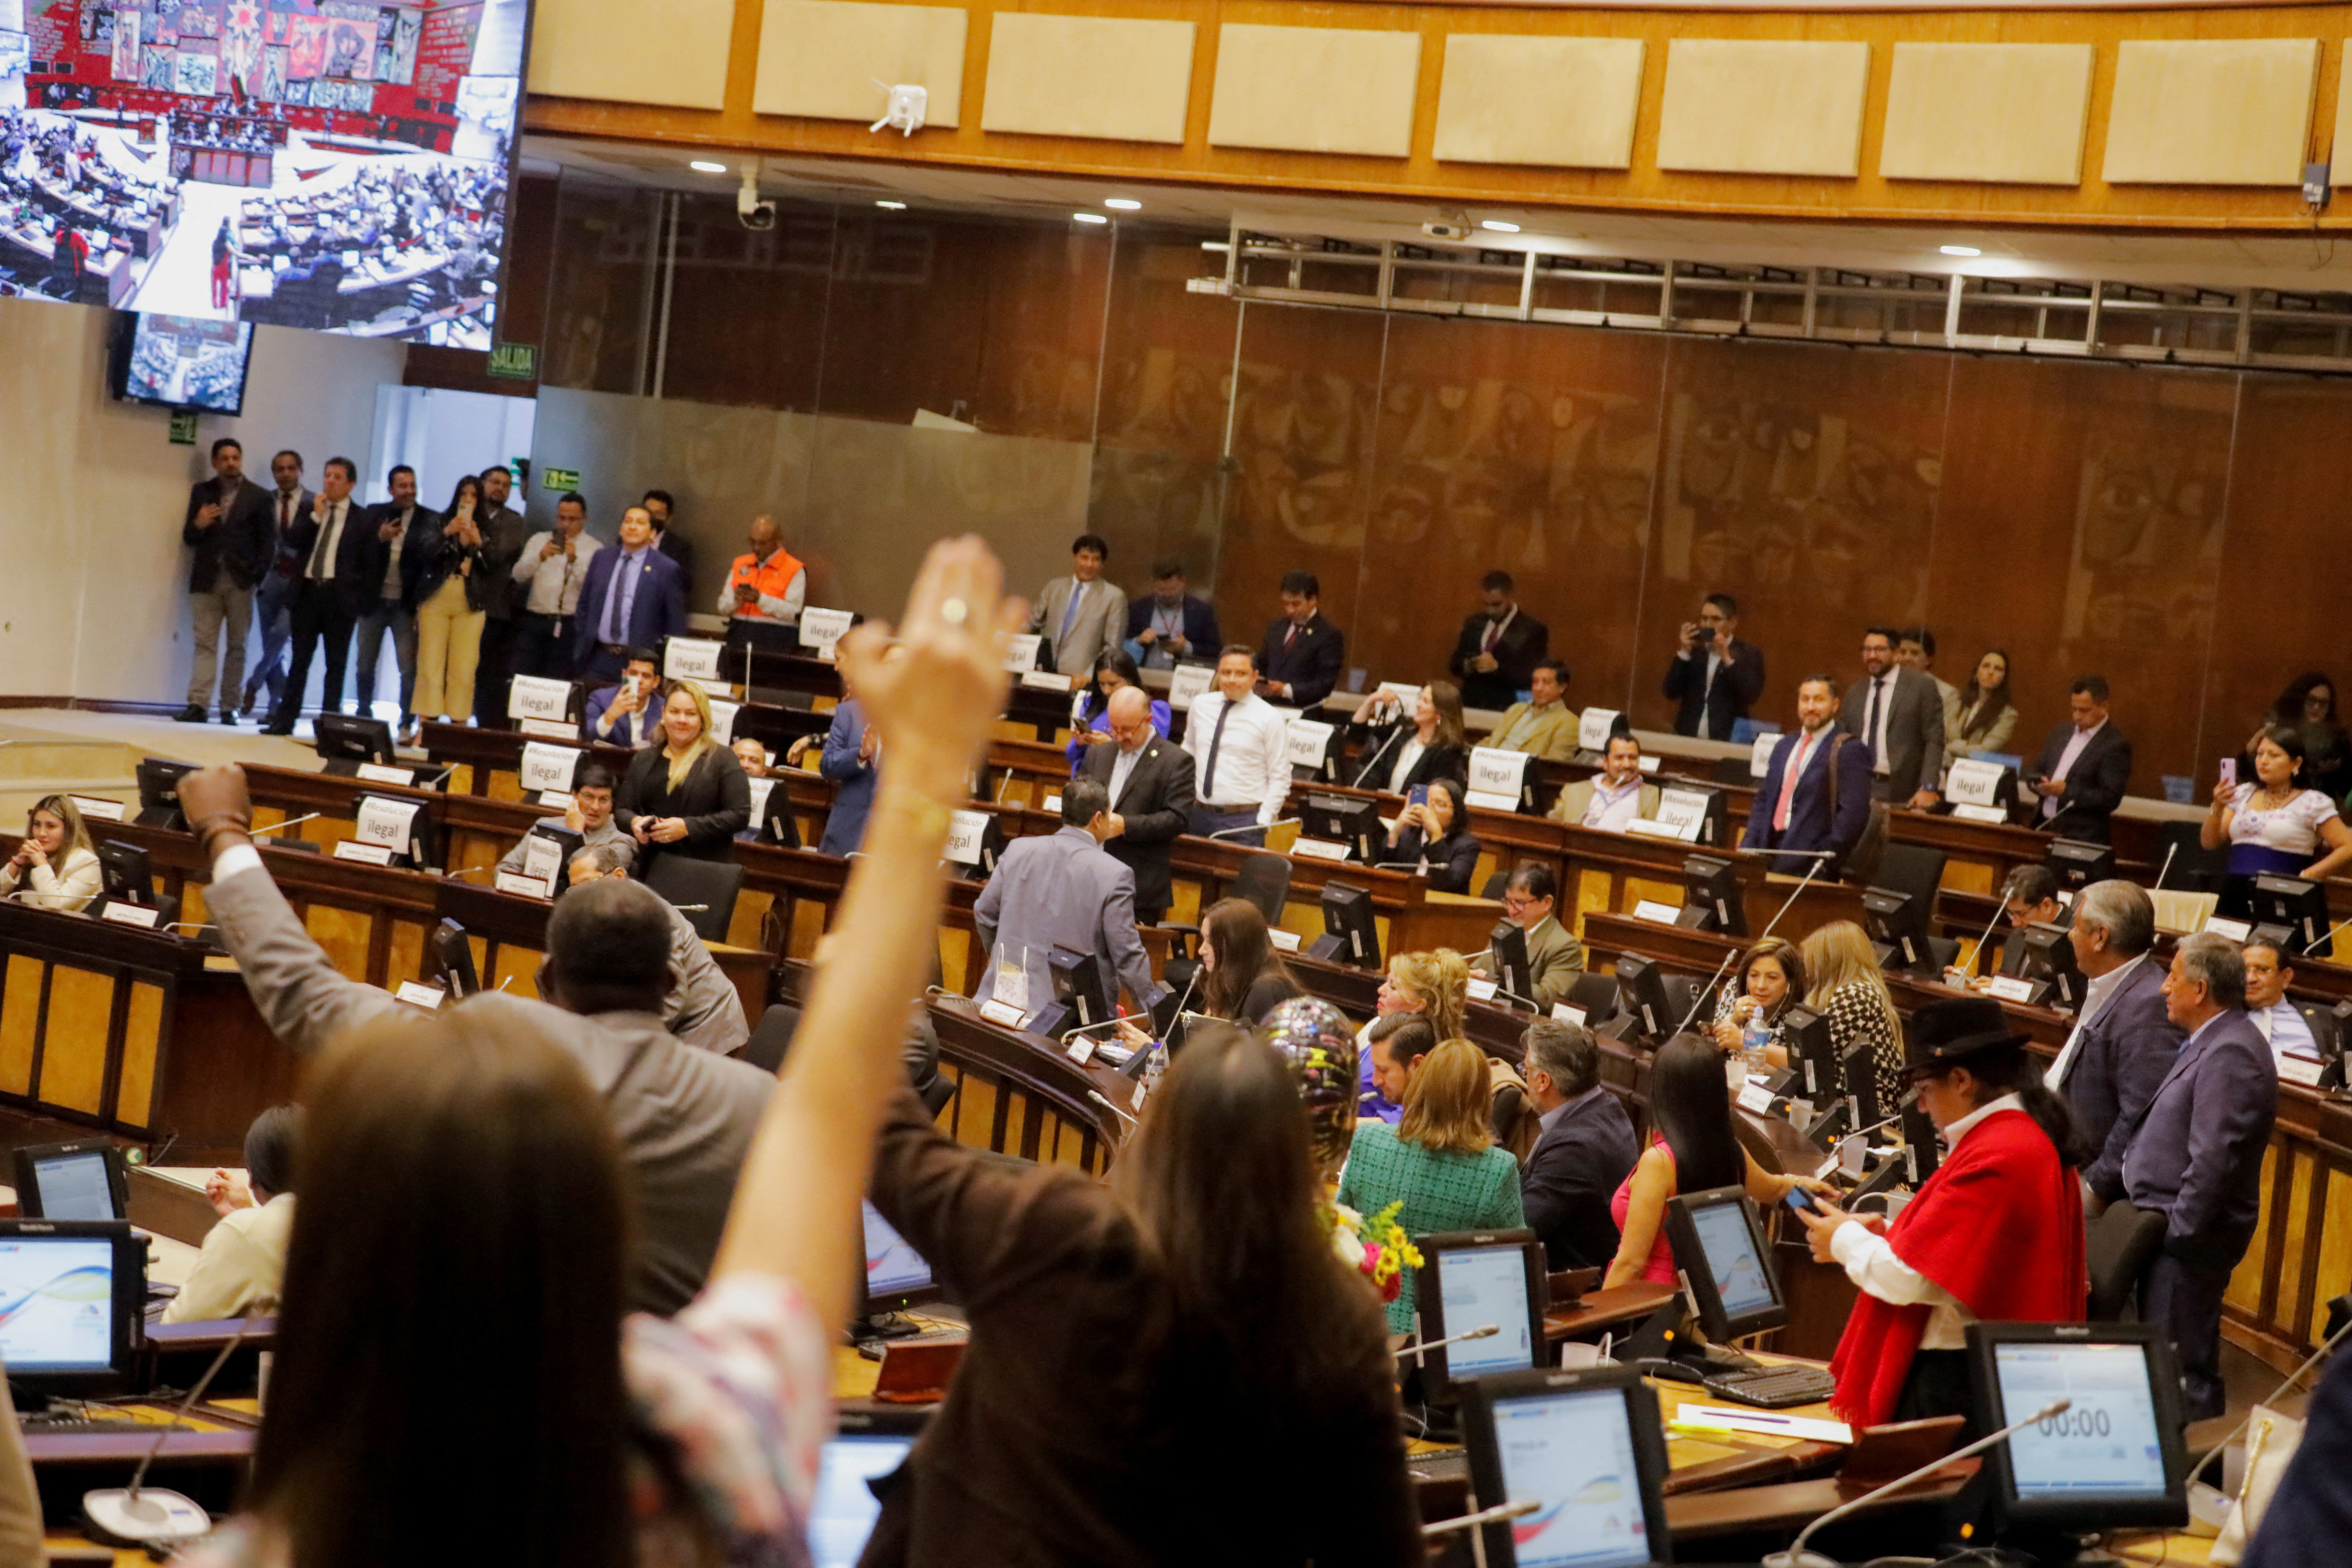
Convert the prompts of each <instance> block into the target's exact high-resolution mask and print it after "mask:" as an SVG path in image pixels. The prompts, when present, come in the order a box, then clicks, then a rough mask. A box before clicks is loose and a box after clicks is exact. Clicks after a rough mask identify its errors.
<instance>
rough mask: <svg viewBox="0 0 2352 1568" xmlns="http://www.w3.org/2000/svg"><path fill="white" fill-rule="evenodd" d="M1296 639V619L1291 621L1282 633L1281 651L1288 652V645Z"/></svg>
mask: <svg viewBox="0 0 2352 1568" xmlns="http://www.w3.org/2000/svg"><path fill="white" fill-rule="evenodd" d="M1297 640H1298V623H1297V621H1293V622H1291V623H1290V629H1289V630H1288V631H1286V632H1285V633H1283V634H1282V651H1283V652H1285V653H1288V652H1289V651H1290V645H1291V644H1292V643H1295V642H1297Z"/></svg>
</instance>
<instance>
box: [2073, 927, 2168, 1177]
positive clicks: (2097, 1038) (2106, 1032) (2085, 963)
mask: <svg viewBox="0 0 2352 1568" xmlns="http://www.w3.org/2000/svg"><path fill="white" fill-rule="evenodd" d="M2066 940H2067V942H2068V943H2069V944H2070V945H2071V946H2072V947H2073V948H2074V965H2075V967H2076V968H2078V969H2080V970H2081V971H2082V972H2083V975H2084V979H2085V981H2086V982H2087V983H2088V984H2087V986H2086V993H2085V994H2084V998H2083V1006H2082V1011H2081V1012H2080V1013H2079V1014H2077V1015H2076V1018H2075V1024H2074V1033H2073V1034H2072V1035H2071V1036H2069V1037H2067V1040H2066V1043H2065V1045H2064V1046H2063V1047H2060V1048H2059V1051H2058V1059H2057V1060H2056V1061H2054V1062H2052V1063H2051V1064H2050V1070H2049V1072H2048V1074H2047V1075H2046V1076H2045V1081H2047V1082H2048V1084H2049V1085H2050V1088H2051V1089H2052V1090H2053V1091H2054V1092H2055V1093H2058V1094H2061V1095H2063V1096H2064V1097H2065V1100H2066V1105H2067V1109H2069V1110H2072V1111H2073V1112H2074V1126H2075V1129H2076V1130H2077V1131H2080V1132H2081V1133H2082V1134H2083V1139H2084V1144H2085V1146H2086V1147H2087V1148H2088V1149H2089V1150H2090V1151H2091V1159H2090V1163H2088V1164H2087V1165H2085V1166H2084V1167H2083V1181H2084V1184H2085V1185H2087V1186H2088V1187H2089V1188H2090V1189H2091V1190H2092V1191H2093V1192H2095V1193H2104V1194H2105V1195H2106V1196H2108V1197H2113V1196H2114V1195H2115V1194H2114V1191H2113V1189H2114V1187H2115V1184H2116V1180H2117V1173H2118V1172H2120V1171H2121V1170H2122V1169H2123V1165H2124V1155H2125V1152H2126V1150H2128V1149H2129V1148H2130V1147H2131V1141H2132V1134H2133V1132H2134V1131H2136V1130H2137V1128H2138V1126H2139V1121H2140V1118H2141V1117H2142V1116H2144V1115H2146V1114H2147V1102H2148V1100H2149V1098H2150V1097H2151V1096H2153V1095H2154V1094H2155V1093H2156V1086H2157V1085H2158V1084H2159V1083H2162V1082H2163V1081H2164V1075H2165V1074H2166V1073H2167V1072H2168V1071H2169V1070H2170V1069H2171V1067H2172V1059H2173V1057H2174V1055H2175V1054H2176V1053H2177V1052H2178V1051H2179V1048H2180V1030H2179V1027H2178V1026H2176V1025H2174V1024H2173V1023H2172V1022H2171V1020H2170V1019H2169V1018H2168V1016H2167V1015H2166V1012H2165V1005H2164V971H2163V970H2162V969H2161V968H2160V967H2158V964H2157V962H2156V960H2155V959H2153V958H2150V957H2149V956H2147V950H2148V949H2149V948H2150V947H2152V946H2154V945H2155V943H2156V905H2155V904H2154V903H2153V902H2152V901H2151V900H2149V899H2148V896H2147V889H2144V888H2142V887H2140V886H2139V885H2138V884H2137V883H2136V882H2125V881H2108V882H2094V883H2092V884H2091V885H2090V886H2089V887H2087V888H2085V889H2083V893H2082V896H2081V897H2080V898H2078V899H2076V900H2074V924H2073V925H2072V926H2071V927H2069V928H2068V929H2067V932H2066Z"/></svg>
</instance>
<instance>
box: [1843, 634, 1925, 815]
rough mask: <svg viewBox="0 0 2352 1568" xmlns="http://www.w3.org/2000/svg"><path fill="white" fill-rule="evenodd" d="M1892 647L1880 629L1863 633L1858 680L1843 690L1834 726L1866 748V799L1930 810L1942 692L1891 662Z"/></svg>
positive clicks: (1889, 637)
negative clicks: (1868, 771) (1867, 758)
mask: <svg viewBox="0 0 2352 1568" xmlns="http://www.w3.org/2000/svg"><path fill="white" fill-rule="evenodd" d="M1862 668H1863V677H1862V679H1860V680H1857V681H1855V682H1854V683H1853V686H1852V687H1851V688H1850V689H1848V690H1847V691H1846V694H1845V704H1844V706H1843V708H1842V709H1841V710H1839V715H1838V726H1839V728H1841V729H1843V731H1845V732H1846V733H1847V734H1849V735H1853V736H1855V737H1857V738H1859V739H1860V740H1861V741H1862V742H1864V744H1866V745H1868V746H1869V747H1870V793H1871V796H1872V798H1874V799H1876V800H1884V801H1891V802H1894V803H1895V804H1896V805H1913V806H1921V807H1925V806H1930V805H1935V804H1936V802H1937V799H1939V798H1940V797H1939V796H1938V795H1937V793H1936V785H1937V783H1938V782H1939V781H1941V779H1942V778H1943V776H1944V699H1943V694H1942V693H1940V692H1938V691H1937V689H1936V683H1935V681H1934V680H1933V679H1929V678H1928V677H1927V676H1925V675H1922V674H1921V673H1920V672H1919V671H1917V670H1916V669H1910V668H1905V667H1904V666H1902V665H1900V664H1897V663H1896V662H1895V632H1894V631H1893V630H1892V629H1891V628H1889V627H1886V626H1873V627H1871V628H1870V629H1869V630H1868V631H1866V632H1864V633H1863V635H1862Z"/></svg>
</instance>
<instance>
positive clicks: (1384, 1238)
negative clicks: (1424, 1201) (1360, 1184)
mask: <svg viewBox="0 0 2352 1568" xmlns="http://www.w3.org/2000/svg"><path fill="white" fill-rule="evenodd" d="M1403 1208H1404V1203H1403V1200H1402V1199H1399V1200H1398V1201H1397V1202H1395V1203H1392V1204H1391V1205H1389V1206H1388V1207H1386V1208H1384V1209H1382V1210H1381V1212H1380V1213H1378V1214H1376V1215H1373V1216H1372V1217H1371V1218H1370V1219H1366V1218H1365V1217H1364V1216H1363V1215H1360V1214H1358V1213H1357V1212H1356V1211H1355V1210H1354V1209H1351V1208H1348V1207H1346V1206H1344V1205H1339V1204H1330V1205H1326V1210H1325V1212H1326V1214H1327V1215H1328V1218H1329V1222H1330V1226H1331V1250H1332V1251H1334V1252H1336V1253H1338V1254H1339V1261H1340V1262H1342V1263H1345V1264H1347V1265H1348V1266H1349V1268H1355V1269H1358V1270H1360V1271H1361V1272H1362V1274H1363V1276H1364V1278H1365V1279H1367V1280H1369V1281H1370V1283H1371V1287H1372V1289H1375V1290H1377V1291H1379V1292H1380V1297H1381V1301H1382V1302H1383V1303H1386V1302H1390V1301H1393V1300H1396V1299H1397V1292H1398V1290H1400V1289H1402V1287H1403V1282H1404V1271H1405V1269H1407V1268H1420V1267H1421V1254H1420V1253H1419V1252H1418V1251H1417V1250H1415V1249H1414V1247H1413V1245H1412V1242H1411V1241H1409V1240H1407V1239H1406V1237H1405V1234H1404V1227H1403V1226H1400V1225H1399V1224H1397V1215H1398V1214H1399V1213H1400V1212H1402V1209H1403Z"/></svg>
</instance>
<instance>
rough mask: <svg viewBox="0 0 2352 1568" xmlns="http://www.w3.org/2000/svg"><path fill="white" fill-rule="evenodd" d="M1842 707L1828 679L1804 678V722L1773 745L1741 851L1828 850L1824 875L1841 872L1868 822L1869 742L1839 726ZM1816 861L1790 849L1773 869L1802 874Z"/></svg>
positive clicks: (1800, 713)
mask: <svg viewBox="0 0 2352 1568" xmlns="http://www.w3.org/2000/svg"><path fill="white" fill-rule="evenodd" d="M1837 713H1838V698H1837V688H1836V687H1834V686H1832V684H1831V683H1830V678H1829V677H1828V676H1826V675H1812V676H1808V677H1806V678H1805V679H1804V681H1803V683H1802V684H1801V685H1800V686H1799V687H1798V688H1797V719H1798V721H1799V722H1800V723H1801V725H1802V726H1803V727H1802V728H1801V729H1800V730H1799V731H1797V732H1796V733H1795V734H1793V735H1784V736H1782V737H1781V738H1780V744H1779V745H1777V746H1775V747H1773V748H1772V765H1771V768H1770V769H1769V771H1768V772H1767V773H1765V775H1764V782H1763V784H1760V785H1759V786H1758V788H1757V791H1756V803H1755V805H1754V806H1753V807H1752V808H1751V809H1750V810H1749V812H1748V831H1747V832H1746V833H1744V834H1742V835H1741V836H1740V838H1739V847H1741V848H1743V849H1826V850H1829V851H1830V852H1831V853H1832V854H1833V855H1834V856H1835V857H1836V859H1835V860H1833V861H1832V863H1831V864H1829V865H1827V866H1823V867H1822V870H1821V879H1822V880H1827V879H1831V878H1832V877H1834V876H1836V875H1837V872H1838V868H1839V864H1840V863H1842V862H1843V860H1844V858H1845V857H1846V856H1848V855H1850V854H1852V853H1853V847H1854V846H1855V845H1856V844H1858V843H1860V842H1861V841H1862V833H1863V829H1864V828H1865V827H1867V826H1869V825H1870V748H1869V747H1867V746H1865V745H1864V744H1862V742H1859V741H1855V740H1854V739H1853V737H1851V736H1849V735H1847V734H1845V733H1844V732H1843V731H1840V730H1839V729H1838V728H1837V724H1836V720H1837ZM1815 864H1816V858H1814V857H1810V856H1808V857H1798V856H1794V855H1791V856H1788V857H1786V858H1780V859H1776V860H1775V861H1774V862H1773V864H1772V868H1773V869H1774V870H1776V871H1782V872H1786V873H1787V874H1789V875H1790V876H1792V877H1801V876H1803V875H1804V874H1805V873H1806V872H1807V871H1809V870H1811V869H1812V868H1813V867H1814V865H1815Z"/></svg>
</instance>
